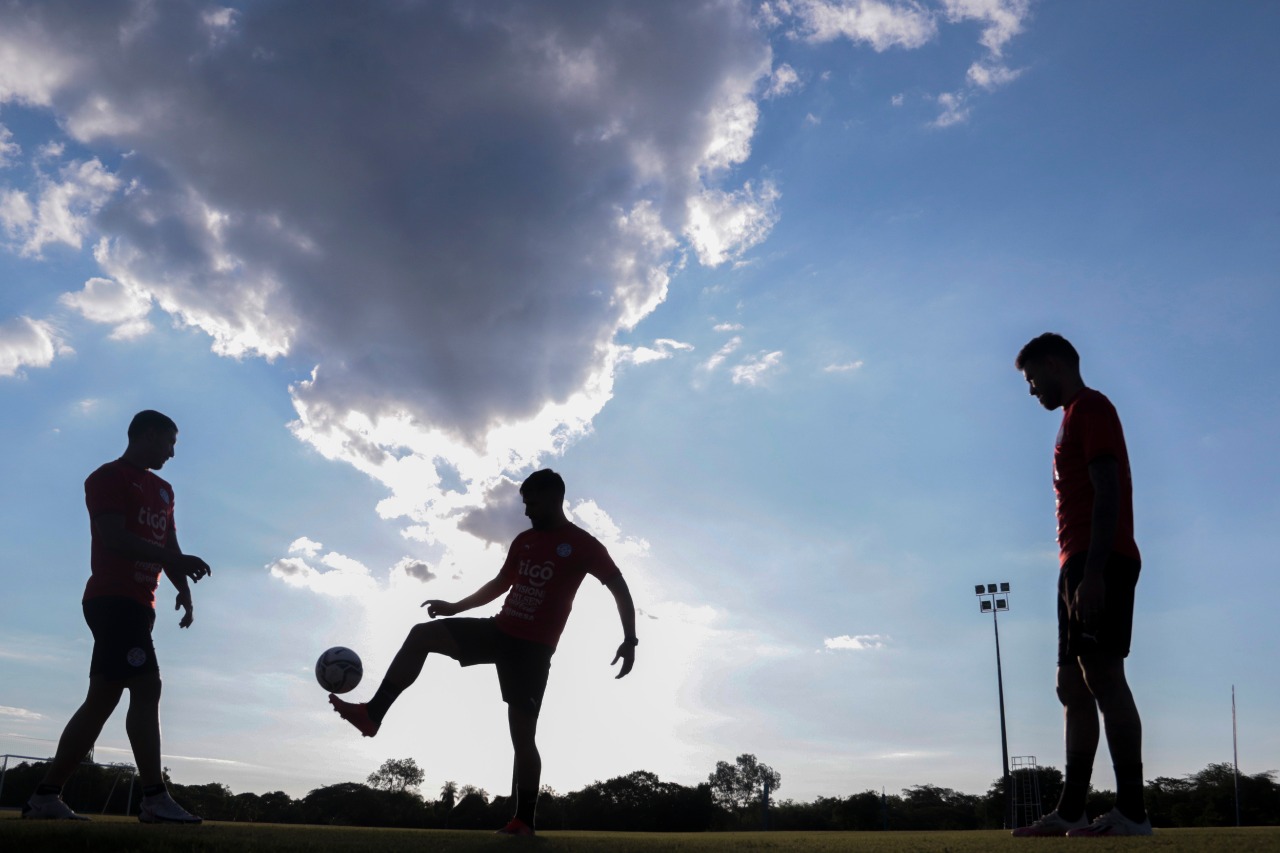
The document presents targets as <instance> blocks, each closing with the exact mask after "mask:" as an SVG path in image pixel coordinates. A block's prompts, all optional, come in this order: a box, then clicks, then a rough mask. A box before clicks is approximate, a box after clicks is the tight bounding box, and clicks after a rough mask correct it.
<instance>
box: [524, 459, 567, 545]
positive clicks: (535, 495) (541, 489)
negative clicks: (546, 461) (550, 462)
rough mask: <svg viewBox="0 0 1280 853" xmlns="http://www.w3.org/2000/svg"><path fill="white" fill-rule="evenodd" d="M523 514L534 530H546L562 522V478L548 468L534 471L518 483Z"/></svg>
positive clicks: (564, 519)
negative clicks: (522, 502) (522, 503)
mask: <svg viewBox="0 0 1280 853" xmlns="http://www.w3.org/2000/svg"><path fill="white" fill-rule="evenodd" d="M520 499H521V500H522V501H524V514H525V516H526V517H527V518H528V519H529V523H530V524H532V525H533V528H534V529H535V530H546V529H548V528H551V527H555V526H556V525H558V524H563V523H564V522H565V521H567V519H566V518H565V515H564V479H563V478H562V477H561V476H560V475H559V474H557V473H556V472H555V471H552V470H551V469H550V468H543V469H542V470H541V471H534V472H533V473H532V474H530V475H529V476H528V477H526V478H525V481H524V482H523V483H521V484H520Z"/></svg>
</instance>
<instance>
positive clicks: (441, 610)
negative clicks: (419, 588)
mask: <svg viewBox="0 0 1280 853" xmlns="http://www.w3.org/2000/svg"><path fill="white" fill-rule="evenodd" d="M510 588H511V581H509V580H507V579H506V578H505V577H503V576H502V573H501V572H499V573H498V575H497V576H496V577H494V579H493V580H491V581H489V582H488V583H486V584H485V585H484V586H482V587H480V588H479V589H478V590H476V591H475V592H473V593H471V594H470V595H468V596H467V597H466V598H464V599H462V600H461V601H441V600H440V599H438V598H430V599H427V600H426V601H424V602H422V604H420V605H419V606H420V607H425V608H427V615H428V616H430V617H431V618H432V619H434V618H436V617H437V616H456V615H457V614H459V613H463V612H465V611H467V610H471V609H472V608H475V607H483V606H484V605H486V604H488V603H489V602H490V601H493V600H494V599H495V598H497V597H498V596H500V595H502V594H503V593H504V592H506V591H507V590H508V589H510Z"/></svg>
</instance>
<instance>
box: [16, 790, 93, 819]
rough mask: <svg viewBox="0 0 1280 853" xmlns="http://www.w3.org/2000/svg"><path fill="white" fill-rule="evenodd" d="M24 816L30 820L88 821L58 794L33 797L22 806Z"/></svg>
mask: <svg viewBox="0 0 1280 853" xmlns="http://www.w3.org/2000/svg"><path fill="white" fill-rule="evenodd" d="M22 816H23V817H25V818H28V819H29V820H88V819H89V818H87V817H85V816H84V815H79V814H76V813H75V812H74V811H72V810H71V806H69V805H67V804H66V803H64V802H63V801H62V797H60V796H58V795H57V794H44V795H39V794H36V795H32V797H31V799H29V800H27V802H26V803H25V804H24V805H23V806H22Z"/></svg>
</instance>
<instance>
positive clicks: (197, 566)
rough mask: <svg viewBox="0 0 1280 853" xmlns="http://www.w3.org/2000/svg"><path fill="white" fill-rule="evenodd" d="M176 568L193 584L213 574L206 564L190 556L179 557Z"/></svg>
mask: <svg viewBox="0 0 1280 853" xmlns="http://www.w3.org/2000/svg"><path fill="white" fill-rule="evenodd" d="M176 568H177V569H178V571H179V572H180V573H181V574H183V575H185V576H186V577H189V578H191V580H192V582H194V583H199V582H200V578H202V577H204V576H206V575H211V574H213V569H211V568H209V564H208V563H206V562H205V561H204V560H202V559H200V558H199V557H196V556H193V555H192V554H182V555H181V556H179V557H178V565H177V567H176Z"/></svg>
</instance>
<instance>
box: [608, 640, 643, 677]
mask: <svg viewBox="0 0 1280 853" xmlns="http://www.w3.org/2000/svg"><path fill="white" fill-rule="evenodd" d="M618 661H622V669H620V670H618V674H617V675H615V676H614V678H622V676H624V675H626V674H627V673H628V672H630V671H631V667H633V666H635V665H636V647H635V646H634V645H632V644H631V643H628V642H627V641H626V640H623V641H622V645H620V646H618V653H617V654H616V655H614V656H613V660H611V661H610V662H609V666H613V665H614V664H615V663H617V662H618Z"/></svg>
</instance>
